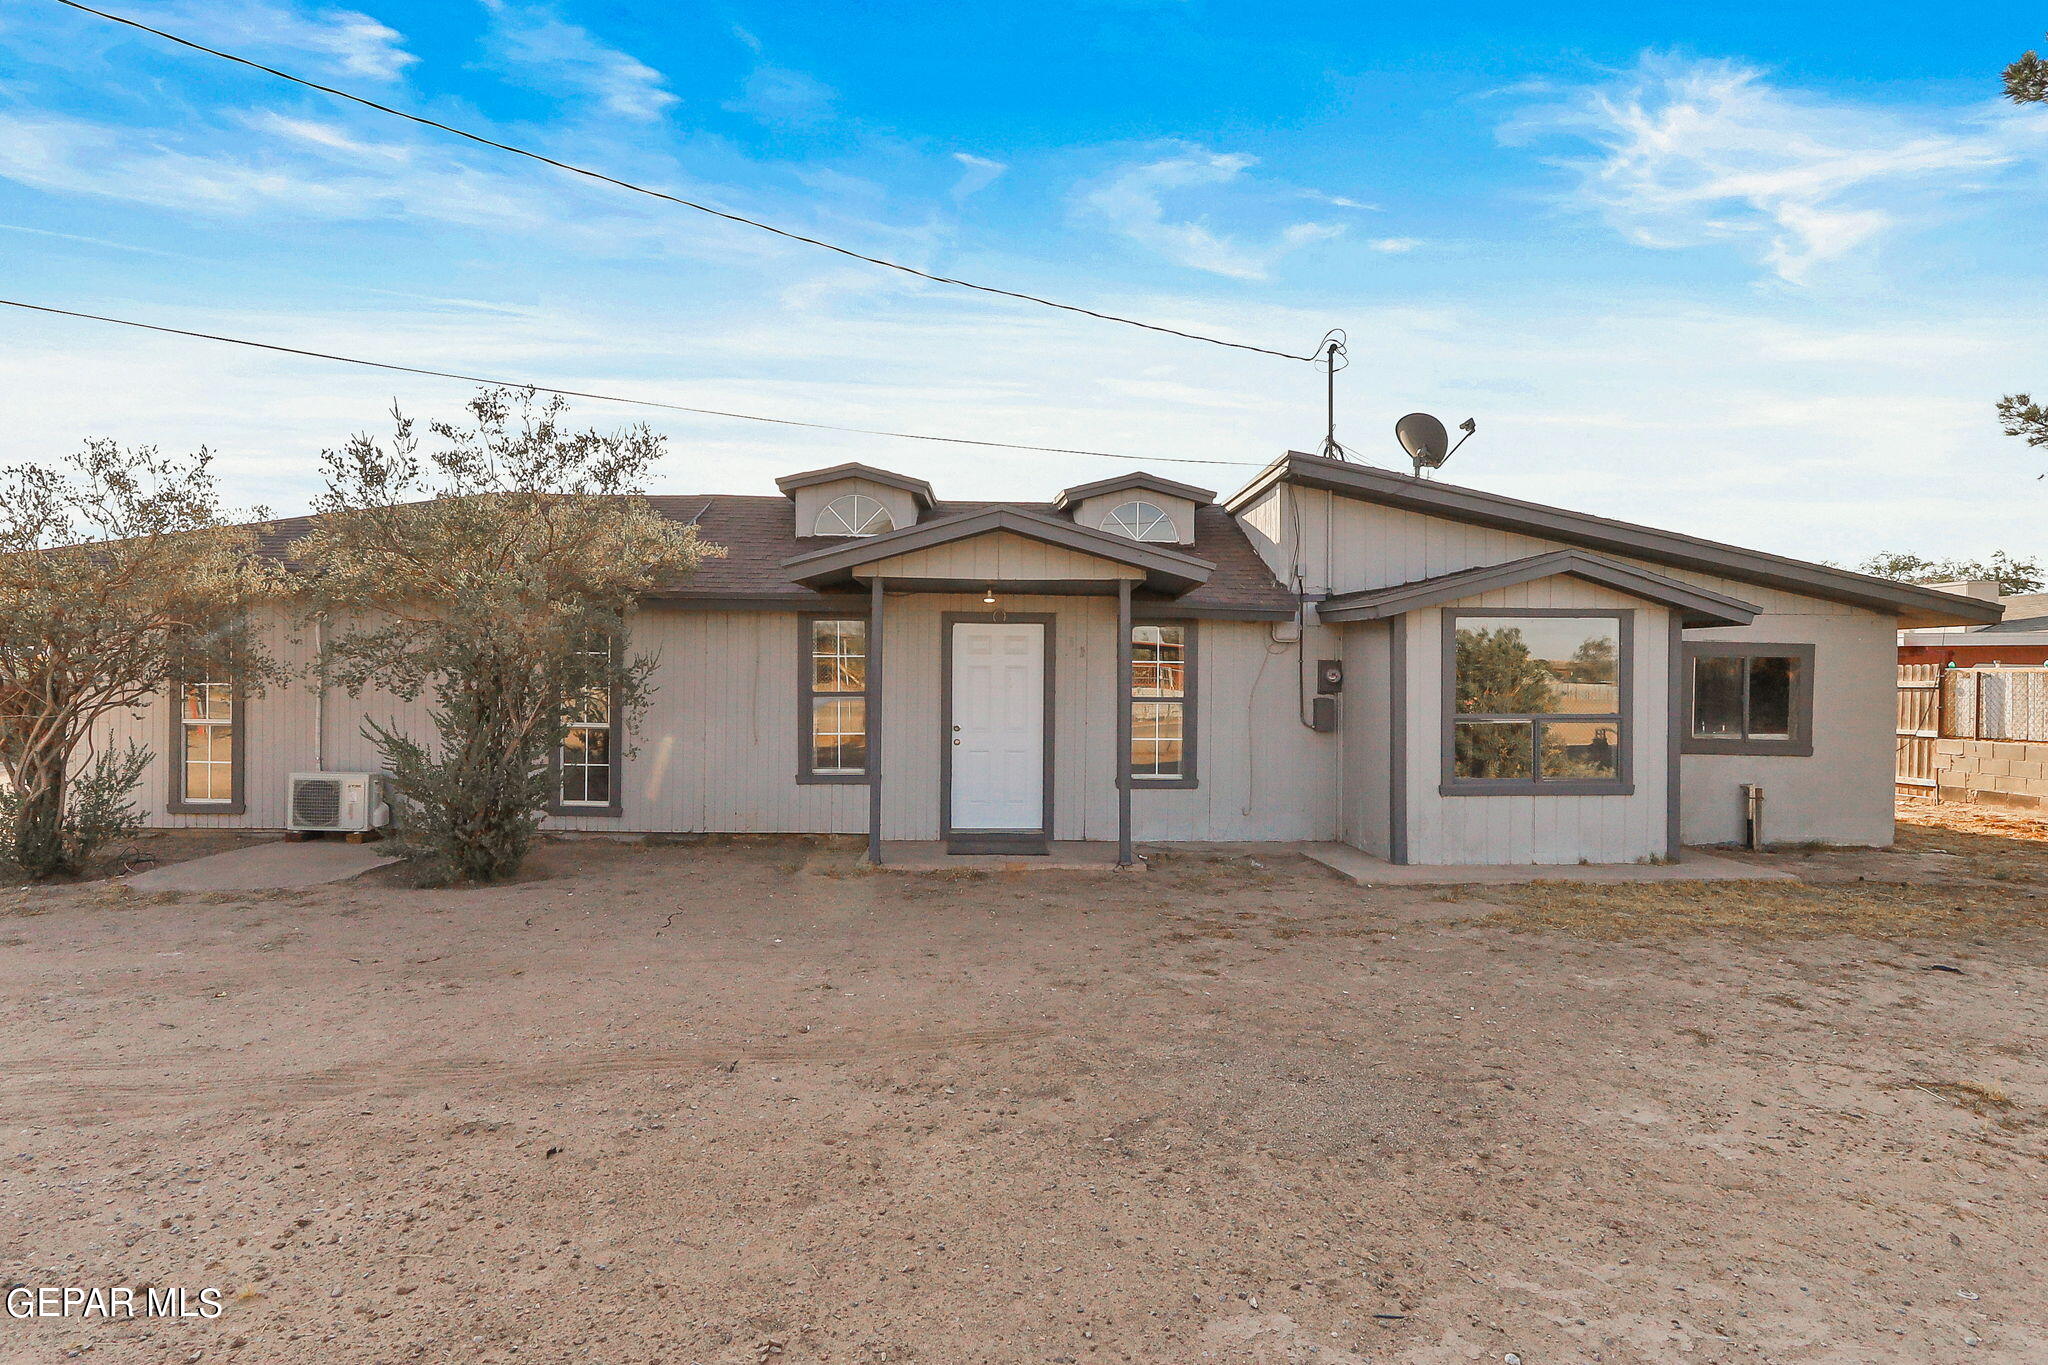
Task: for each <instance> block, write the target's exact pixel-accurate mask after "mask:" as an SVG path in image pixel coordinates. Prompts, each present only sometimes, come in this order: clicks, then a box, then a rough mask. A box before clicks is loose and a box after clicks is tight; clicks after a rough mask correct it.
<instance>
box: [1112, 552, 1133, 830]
mask: <svg viewBox="0 0 2048 1365" xmlns="http://www.w3.org/2000/svg"><path fill="white" fill-rule="evenodd" d="M1136 861H1137V859H1136V858H1135V857H1134V856H1132V853H1131V580H1130V579H1128V578H1119V579H1118V580H1117V583H1116V865H1117V866H1118V867H1129V866H1131V864H1133V863H1135V862H1136Z"/></svg>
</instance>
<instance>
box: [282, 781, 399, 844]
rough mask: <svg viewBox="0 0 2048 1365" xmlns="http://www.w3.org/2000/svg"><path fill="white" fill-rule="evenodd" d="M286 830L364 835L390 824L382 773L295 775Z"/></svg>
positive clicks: (389, 808) (388, 806)
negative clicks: (368, 831)
mask: <svg viewBox="0 0 2048 1365" xmlns="http://www.w3.org/2000/svg"><path fill="white" fill-rule="evenodd" d="M291 783H292V785H291V792H292V808H291V814H290V819H289V820H288V821H287V822H286V825H285V828H287V829H289V830H292V831H293V832H295V833H297V832H303V831H315V830H332V831H336V832H339V833H343V834H361V833H363V832H364V831H366V830H372V829H382V828H383V827H384V826H385V825H388V824H390V823H391V807H390V805H389V804H388V803H387V802H386V801H385V799H384V774H382V773H293V774H292V779H291Z"/></svg>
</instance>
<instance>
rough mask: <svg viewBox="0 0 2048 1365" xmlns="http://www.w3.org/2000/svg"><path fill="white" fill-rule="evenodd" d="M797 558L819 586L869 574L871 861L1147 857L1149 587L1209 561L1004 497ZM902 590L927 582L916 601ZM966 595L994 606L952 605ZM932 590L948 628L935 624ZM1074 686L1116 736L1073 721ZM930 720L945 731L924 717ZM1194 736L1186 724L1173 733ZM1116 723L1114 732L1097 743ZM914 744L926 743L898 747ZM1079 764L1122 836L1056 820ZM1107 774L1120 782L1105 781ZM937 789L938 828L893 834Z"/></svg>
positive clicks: (1155, 592) (1153, 605)
mask: <svg viewBox="0 0 2048 1365" xmlns="http://www.w3.org/2000/svg"><path fill="white" fill-rule="evenodd" d="M785 567H786V568H787V569H788V570H789V572H790V575H791V577H792V578H794V579H795V580H796V581H797V582H799V583H802V584H803V585H804V586H806V587H809V588H812V589H816V590H819V591H823V592H831V591H835V590H837V591H841V592H844V591H845V590H846V589H849V588H851V589H855V590H858V589H860V588H865V589H866V591H865V593H864V594H859V595H856V593H853V592H849V593H846V596H847V599H848V601H849V604H850V603H851V602H855V601H860V600H861V599H862V597H864V598H865V603H864V605H865V609H866V610H865V613H864V614H865V617H866V642H865V651H866V652H865V655H864V657H863V659H862V661H861V678H860V691H861V694H862V698H863V700H862V716H863V722H862V723H863V729H862V743H863V746H864V750H863V761H862V765H861V771H860V775H859V781H860V782H861V783H862V784H863V785H865V786H866V787H867V789H868V791H867V796H868V800H867V807H868V810H867V817H868V818H867V861H868V862H869V864H870V865H872V866H875V867H889V866H892V865H893V864H894V863H895V862H896V861H897V860H899V859H902V860H905V861H906V862H908V863H909V864H910V865H912V866H916V865H919V864H922V863H925V862H928V861H929V862H933V863H934V865H940V866H948V867H961V866H992V867H1009V866H1023V865H1036V866H1040V867H1052V866H1067V867H1074V866H1086V867H1095V866H1104V865H1106V866H1114V867H1126V868H1128V867H1132V866H1135V865H1136V863H1137V858H1136V856H1135V854H1134V852H1133V849H1132V839H1133V833H1132V826H1131V783H1132V774H1131V771H1130V768H1129V762H1130V756H1131V753H1132V728H1133V709H1134V708H1133V704H1132V697H1133V686H1134V684H1133V658H1132V653H1133V649H1132V631H1133V616H1134V611H1135V609H1136V604H1137V602H1138V600H1139V598H1138V594H1139V593H1141V592H1142V593H1144V594H1145V599H1144V600H1145V602H1146V606H1147V609H1148V610H1155V611H1163V612H1167V613H1170V612H1171V611H1172V610H1173V608H1172V606H1171V603H1172V602H1173V600H1174V599H1175V598H1177V597H1179V596H1180V595H1181V594H1183V593H1185V592H1187V591H1188V590H1190V589H1192V588H1197V587H1199V586H1200V585H1201V584H1203V583H1204V582H1205V581H1207V579H1208V577H1209V574H1210V572H1211V570H1212V569H1213V568H1214V566H1213V565H1212V564H1210V563H1209V562H1208V561H1206V560H1202V559H1197V558H1196V557H1194V556H1193V555H1190V554H1185V553H1183V552H1181V551H1179V550H1175V549H1170V548H1167V547H1166V546H1163V545H1158V544H1148V543H1143V542H1139V541H1136V540H1132V539H1130V538H1129V537H1126V536H1120V535H1114V534H1110V533H1107V532H1104V531H1100V530H1095V529H1091V528H1088V527H1082V526H1076V525H1074V524H1072V523H1070V522H1065V521H1060V520H1058V519H1055V518H1052V517H1048V516H1043V515H1039V514H1036V513H1033V512H1028V511H1023V510H1019V509H1015V508H998V509H991V510H990V511H987V512H984V513H979V514H973V515H969V516H964V517H958V518H952V519H949V520H945V521H941V522H935V523H926V524H922V525H917V526H912V527H908V528H905V529H903V530H900V531H894V532H888V533H884V534H881V535H874V536H867V537H862V538H861V539H859V540H856V541H853V542H850V543H848V544H845V545H838V546H833V547H832V548H830V549H826V550H821V551H815V552H813V553H811V554H807V555H802V556H799V557H797V558H796V559H793V560H791V561H789V562H788V564H787V565H786V566H785ZM905 597H914V598H916V599H918V605H917V606H913V607H911V608H910V610H909V611H908V612H907V613H906V612H905V611H904V608H903V605H901V603H900V599H903V598H905ZM948 598H950V599H951V600H950V601H949V600H947V599H948ZM1105 598H1113V599H1114V601H1115V611H1114V614H1113V615H1112V614H1111V613H1109V612H1107V611H1104V610H1103V609H1102V607H1101V606H1100V604H1101V602H1102V600H1103V599H1105ZM892 599H894V600H892ZM963 599H964V601H963ZM1063 599H1081V601H1078V602H1075V603H1074V607H1075V608H1076V609H1075V610H1073V611H1068V612H1061V611H1056V610H1055V611H1048V610H1045V609H1044V608H1045V607H1046V606H1048V605H1057V604H1058V603H1060V602H1061V601H1062V600H1063ZM926 604H929V605H926ZM961 605H971V606H973V607H978V608H979V610H966V611H960V610H945V609H944V608H946V607H953V606H961ZM932 607H937V608H939V611H938V613H937V621H936V624H937V625H938V627H939V630H938V632H937V638H936V639H933V637H932V636H931V635H930V634H928V633H927V629H928V626H929V625H930V624H932V622H931V617H932V616H933V611H932V610H931V608H932ZM1062 615H1065V616H1067V617H1068V618H1069V619H1068V620H1066V621H1064V622H1063V621H1062V620H1061V617H1062ZM906 626H907V627H909V633H905V632H904V630H903V627H906ZM1077 627H1078V629H1077ZM1083 632H1085V634H1084V633H1083ZM1105 637H1106V638H1105ZM1091 658H1092V659H1094V660H1097V661H1101V660H1104V659H1113V660H1114V664H1113V667H1112V668H1111V669H1109V670H1106V673H1107V676H1104V673H1105V670H1102V669H1101V668H1100V664H1099V662H1098V663H1097V664H1096V666H1095V667H1093V668H1090V667H1087V662H1088V661H1089V660H1090V659H1091ZM1184 664H1185V655H1184V654H1182V655H1178V656H1176V660H1175V663H1174V669H1175V674H1174V676H1175V678H1176V680H1177V681H1176V685H1181V684H1182V682H1184V678H1183V675H1182V674H1181V672H1180V671H1179V670H1181V669H1182V668H1183V667H1184ZM934 675H936V676H935V677H934ZM1077 675H1078V676H1077ZM934 682H936V686H934V685H933V683H934ZM1077 688H1078V689H1079V690H1078V691H1077V690H1076V689H1077ZM1077 702H1078V703H1080V705H1079V707H1078V712H1079V714H1081V715H1083V716H1085V717H1089V718H1094V717H1099V716H1102V715H1105V714H1107V715H1109V716H1111V717H1113V721H1114V730H1113V736H1112V735H1111V734H1106V733H1104V731H1103V729H1101V728H1099V727H1096V726H1092V725H1090V724H1088V723H1086V722H1085V721H1084V723H1083V724H1082V725H1081V726H1080V727H1078V729H1077V730H1071V729H1065V728H1063V727H1062V726H1061V725H1060V723H1059V717H1060V715H1061V713H1062V711H1063V710H1065V711H1068V712H1069V713H1070V714H1071V713H1074V712H1075V711H1076V710H1077V708H1076V706H1075V703H1077ZM906 703H907V704H906ZM828 704H829V703H828ZM1181 714H1183V715H1184V714H1185V712H1184V711H1183V712H1182V713H1181ZM906 723H907V724H908V725H909V726H910V727H911V728H910V729H909V730H908V731H904V730H901V729H900V728H899V727H901V726H903V725H904V724H906ZM932 730H935V731H936V734H937V743H936V746H935V748H934V747H930V746H927V745H926V744H925V743H924V742H923V736H922V735H920V734H919V733H918V732H919V731H925V732H926V733H929V732H931V731H932ZM1188 739H1191V736H1185V737H1183V736H1178V735H1177V736H1176V739H1175V744H1176V745H1179V744H1183V743H1186V742H1187V740H1188ZM1105 740H1109V741H1110V742H1111V743H1112V744H1113V746H1114V747H1113V748H1111V749H1110V751H1109V753H1108V754H1107V755H1101V754H1098V753H1096V752H1095V750H1096V749H1097V748H1098V747H1100V746H1102V745H1103V742H1104V741H1105ZM905 754H908V755H913V756H914V757H913V758H912V759H911V761H909V762H903V761H900V759H899V756H900V755H905ZM1104 757H1107V759H1108V760H1109V761H1108V762H1106V763H1105V762H1103V761H1101V760H1102V759H1103V758H1104ZM1077 775H1079V776H1081V777H1082V778H1083V782H1084V784H1085V786H1084V789H1083V790H1082V791H1081V792H1080V793H1078V794H1079V795H1080V797H1081V801H1082V803H1083V805H1084V807H1093V806H1094V805H1095V803H1096V802H1097V801H1098V800H1099V799H1101V798H1102V797H1105V796H1110V795H1112V794H1113V798H1114V801H1115V809H1116V817H1115V819H1116V825H1115V830H1116V839H1115V842H1114V843H1113V844H1111V843H1105V842H1103V841H1100V840H1088V839H1085V838H1084V839H1080V840H1076V839H1072V838H1067V839H1061V838H1059V837H1058V835H1059V824H1058V820H1059V803H1058V794H1059V792H1060V791H1061V789H1062V788H1066V789H1068V790H1069V791H1071V790H1072V789H1073V787H1074V786H1075V785H1076V783H1075V778H1076V776H1077ZM1103 778H1107V779H1108V788H1109V789H1108V790H1107V791H1103V790H1100V789H1099V788H1096V783H1098V782H1100V781H1102V779H1103ZM928 800H930V801H935V803H936V815H937V820H936V825H937V830H936V832H937V834H938V836H939V837H938V839H937V840H935V841H934V840H924V839H913V840H904V839H900V838H891V837H889V831H890V829H891V825H892V819H891V814H892V810H893V809H896V808H898V807H900V806H902V805H903V804H905V803H906V801H907V802H908V803H909V804H911V805H917V806H922V805H923V804H924V803H925V802H926V801H928ZM896 823H897V824H898V825H899V826H900V824H901V823H902V822H901V821H898V822H896ZM1069 823H1070V826H1071V823H1072V822H1069ZM1083 823H1084V825H1085V821H1084V822H1083ZM1112 852H1113V857H1112V856H1110V854H1111V853H1112Z"/></svg>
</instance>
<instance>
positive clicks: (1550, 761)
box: [1542, 720, 1621, 782]
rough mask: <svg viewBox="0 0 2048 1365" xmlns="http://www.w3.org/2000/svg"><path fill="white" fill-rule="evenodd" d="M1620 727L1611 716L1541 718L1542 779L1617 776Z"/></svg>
mask: <svg viewBox="0 0 2048 1365" xmlns="http://www.w3.org/2000/svg"><path fill="white" fill-rule="evenodd" d="M1620 732H1621V727H1620V726H1619V725H1618V724H1617V723H1616V722H1614V721H1611V720H1589V721H1580V720H1547V721H1544V722H1543V754H1542V759H1543V769H1542V775H1543V777H1544V779H1545V780H1546V781H1558V782H1597V781H1601V780H1603V779H1604V780H1610V781H1611V780H1613V779H1614V778H1618V777H1620V776H1621V757H1620V756H1621V747H1620V740H1621V733H1620Z"/></svg>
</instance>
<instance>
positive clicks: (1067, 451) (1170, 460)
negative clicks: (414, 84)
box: [0, 299, 1259, 469]
mask: <svg viewBox="0 0 2048 1365" xmlns="http://www.w3.org/2000/svg"><path fill="white" fill-rule="evenodd" d="M0 306H4V307H8V308H20V309H22V310H24V311H26V312H31V313H48V314H50V315H52V316H55V317H61V318H81V319H83V320H85V321H87V322H105V323H111V324H112V325H114V326H116V327H133V328H135V329H136V330H137V331H143V332H160V333H162V334H163V335H165V336H174V337H191V338H193V339H195V340H198V341H219V342H224V343H226V344H228V345H230V346H247V347H250V348H252V349H254V350H258V351H275V352H277V353H279V354H280V355H296V356H305V357H307V358H309V359H312V360H332V361H337V362H339V363H341V364H344V365H361V366H363V367H364V368H366V369H372V370H391V371H393V372H395V373H398V374H418V375H426V376H427V377H429V378H432V379H459V380H461V381H462V382H463V383H465V384H489V385H494V386H497V387H502V388H512V389H532V390H534V391H535V392H537V393H558V394H560V395H562V396H563V397H564V398H590V399H594V400H596V401H598V402H602V403H630V404H633V405H635V406H638V407H643V408H664V409H667V410H668V411H670V412H687V413H693V414H695V415H696V416H699V417H725V418H730V419H731V420H733V421H736V422H765V423H767V424H769V425H771V426H778V427H804V428H806V429H808V430H811V431H841V432H847V433H850V434H852V435H855V436H886V437H889V438H891V439H893V440H898V441H933V442H938V443H940V444H944V445H956V446H981V447H984V448H987V449H991V450H1029V451H1035V452H1037V453H1038V454H1041V455H1088V456H1092V457H1094V458H1097V459H1103V460H1128V461H1132V462H1134V463H1142V464H1206V465H1229V466H1232V467H1234V468H1244V469H1255V468H1258V467H1259V465H1258V464H1257V462H1256V461H1252V460H1197V459H1193V458H1190V457H1188V456H1185V455H1120V454H1118V453H1117V452H1115V451H1113V450H1074V449H1071V448H1069V447H1066V446H1034V445H1025V444H1023V443H1022V442H1018V441H984V440H979V439H976V438H975V437H972V436H930V435H925V434H923V433H920V432H915V431H883V430H880V429H878V428H875V427H848V426H840V425H838V424H837V423H834V422H805V421H801V420H799V419H797V418H794V417H763V416H761V415H760V414H759V413H752V412H726V411H724V410H723V409H720V408H693V407H690V406H688V405H686V404H683V403H664V402H662V401H661V400H660V399H657V398H629V397H625V396H623V395H620V394H615V393H591V392H589V391H587V390H584V389H563V388H557V387H555V386H554V385H552V384H535V383H532V382H530V381H528V380H524V379H488V378H485V377H483V376H481V375H474V374H460V373H457V372H456V371H453V370H429V369H422V368H421V367H419V366H417V365H398V364H393V363H391V362H388V361H383V360H364V359H362V358H361V357H359V356H352V355H335V354H333V353H331V352H328V351H309V350H305V349H304V348H302V347H298V346H281V345H277V344H275V343H273V342H268V341H250V340H248V339H247V338H244V337H231V336H220V335H218V334H216V333H213V332H192V331H187V330H186V329H184V328H182V327H162V326H159V325H157V324H156V323H153V322H135V321H133V320H131V319H129V318H115V317H107V316H105V315H103V314H100V313H79V312H74V311H72V310H71V309H69V308H51V307H49V306H47V305H45V304H40V303H23V302H21V301H20V300H18V299H0Z"/></svg>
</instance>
